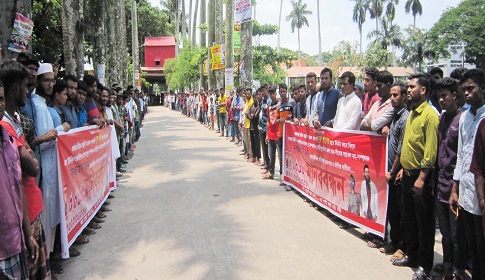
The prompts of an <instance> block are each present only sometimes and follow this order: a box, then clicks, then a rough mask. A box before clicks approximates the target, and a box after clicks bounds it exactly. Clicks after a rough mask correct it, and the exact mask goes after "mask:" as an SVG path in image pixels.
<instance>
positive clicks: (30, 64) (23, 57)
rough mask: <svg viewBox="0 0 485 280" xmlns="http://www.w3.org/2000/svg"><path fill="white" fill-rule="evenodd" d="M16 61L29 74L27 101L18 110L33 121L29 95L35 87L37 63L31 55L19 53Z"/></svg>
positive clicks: (33, 113) (32, 109)
mask: <svg viewBox="0 0 485 280" xmlns="http://www.w3.org/2000/svg"><path fill="white" fill-rule="evenodd" d="M17 61H18V62H19V63H21V64H22V65H24V66H25V67H27V68H28V69H29V72H30V77H29V81H28V88H29V93H28V94H27V100H26V101H25V105H23V106H22V107H21V108H20V110H21V113H22V114H23V115H25V116H27V117H28V118H29V119H31V120H32V119H33V118H34V115H35V112H34V108H33V105H32V97H31V93H32V92H35V87H36V86H37V71H38V70H39V66H40V64H39V62H38V61H37V60H35V59H34V58H33V57H32V55H31V54H28V53H21V54H19V56H18V57H17Z"/></svg>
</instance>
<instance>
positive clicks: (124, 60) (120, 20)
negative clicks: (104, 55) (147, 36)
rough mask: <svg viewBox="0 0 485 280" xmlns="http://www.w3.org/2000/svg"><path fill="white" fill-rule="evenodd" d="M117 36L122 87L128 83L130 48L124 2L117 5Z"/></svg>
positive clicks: (117, 78) (119, 79)
mask: <svg viewBox="0 0 485 280" xmlns="http://www.w3.org/2000/svg"><path fill="white" fill-rule="evenodd" d="M115 36H116V51H115V62H116V70H115V74H117V75H116V81H114V82H117V83H119V85H120V86H121V87H123V88H124V87H125V85H127V84H128V83H131V82H129V81H128V55H127V54H128V53H129V51H128V46H127V42H126V38H127V37H126V8H125V2H124V1H119V0H117V1H116V5H115Z"/></svg>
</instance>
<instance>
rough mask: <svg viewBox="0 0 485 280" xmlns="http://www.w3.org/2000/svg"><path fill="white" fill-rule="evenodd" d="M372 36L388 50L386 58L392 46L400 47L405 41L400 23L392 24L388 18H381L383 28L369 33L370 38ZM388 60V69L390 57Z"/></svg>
mask: <svg viewBox="0 0 485 280" xmlns="http://www.w3.org/2000/svg"><path fill="white" fill-rule="evenodd" d="M372 38H375V40H374V44H377V43H380V44H381V45H382V48H383V49H385V50H386V53H387V54H386V58H387V56H388V54H389V51H388V48H389V47H391V46H392V47H398V48H400V47H401V46H402V43H403V41H402V32H401V27H399V26H398V25H390V24H389V22H388V21H387V20H386V19H382V20H381V29H378V30H374V31H372V32H371V33H369V36H368V39H372ZM386 60H387V62H386V69H387V64H388V63H389V59H386Z"/></svg>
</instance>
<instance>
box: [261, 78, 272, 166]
mask: <svg viewBox="0 0 485 280" xmlns="http://www.w3.org/2000/svg"><path fill="white" fill-rule="evenodd" d="M258 91H259V92H260V93H261V111H260V116H259V140H260V142H261V149H262V150H263V160H264V162H263V166H264V168H265V169H266V170H268V166H269V156H268V144H267V143H266V123H267V122H268V112H267V109H268V105H269V104H270V103H271V98H270V97H269V96H268V86H267V85H263V86H261V87H260V88H259V90H258Z"/></svg>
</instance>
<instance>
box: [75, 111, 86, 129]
mask: <svg viewBox="0 0 485 280" xmlns="http://www.w3.org/2000/svg"><path fill="white" fill-rule="evenodd" d="M74 110H76V109H74ZM87 123H88V112H87V111H86V109H84V107H83V106H79V112H77V127H82V126H83V125H85V124H87Z"/></svg>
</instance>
